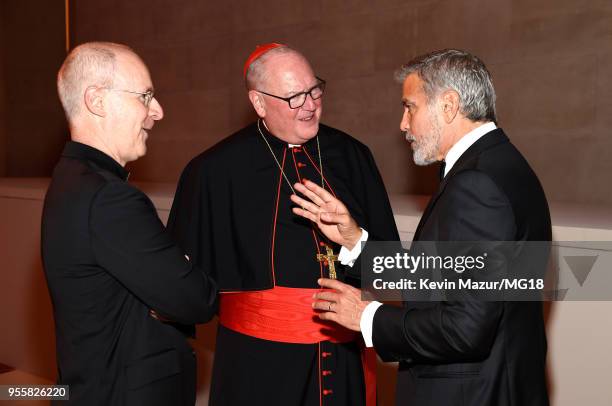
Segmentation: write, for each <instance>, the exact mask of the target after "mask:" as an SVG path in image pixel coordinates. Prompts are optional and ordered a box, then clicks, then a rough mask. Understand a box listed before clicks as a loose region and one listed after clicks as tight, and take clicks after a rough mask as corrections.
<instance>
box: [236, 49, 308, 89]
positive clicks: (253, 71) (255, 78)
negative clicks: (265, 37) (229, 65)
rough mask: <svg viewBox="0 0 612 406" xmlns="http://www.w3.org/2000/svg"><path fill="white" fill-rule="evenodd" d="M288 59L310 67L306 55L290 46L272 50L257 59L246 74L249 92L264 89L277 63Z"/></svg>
mask: <svg viewBox="0 0 612 406" xmlns="http://www.w3.org/2000/svg"><path fill="white" fill-rule="evenodd" d="M279 57H280V58H279ZM286 57H289V58H290V59H294V60H295V59H297V60H299V62H300V63H303V64H305V65H308V67H310V64H309V63H308V60H307V59H306V58H305V57H304V55H302V54H301V53H299V52H298V51H296V50H295V49H293V48H291V47H289V46H286V45H284V46H281V47H278V48H274V49H271V50H270V51H268V52H266V53H265V54H263V55H262V56H260V57H259V58H257V59H256V60H255V61H254V62H253V63H251V65H250V66H249V69H248V70H247V73H246V87H247V90H255V89H262V88H264V87H265V86H266V81H267V80H268V79H269V76H270V70H271V69H273V68H275V67H276V66H275V65H276V61H280V60H284V59H286Z"/></svg>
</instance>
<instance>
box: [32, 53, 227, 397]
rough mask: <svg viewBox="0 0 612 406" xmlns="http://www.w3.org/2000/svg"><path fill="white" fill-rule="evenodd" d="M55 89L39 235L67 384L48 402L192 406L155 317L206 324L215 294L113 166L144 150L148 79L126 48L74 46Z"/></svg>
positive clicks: (191, 390) (183, 372) (192, 372)
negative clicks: (59, 149)
mask: <svg viewBox="0 0 612 406" xmlns="http://www.w3.org/2000/svg"><path fill="white" fill-rule="evenodd" d="M111 85H112V86H111ZM58 90H59V95H60V99H61V101H62V105H63V107H64V110H65V112H66V116H67V118H68V122H69V125H70V135H71V139H72V140H71V141H69V142H68V143H67V144H66V147H65V148H64V151H63V153H62V156H61V157H60V159H59V162H58V164H57V166H56V167H55V170H54V171H53V178H52V180H51V184H50V186H49V190H48V192H47V195H46V197H45V204H44V210H43V216H42V232H41V234H42V254H43V263H44V268H45V275H46V277H47V284H48V286H49V291H50V293H51V299H52V301H53V314H54V316H55V330H56V338H57V340H56V341H57V344H56V345H57V364H58V377H57V383H58V384H60V385H67V386H68V387H69V398H70V399H69V400H58V401H57V404H58V405H63V406H68V405H70V406H73V405H74V406H81V405H82V406H109V405H113V406H135V405H151V406H155V405H158V406H167V405H174V406H193V405H194V404H195V398H196V359H195V355H194V353H193V350H192V349H191V347H190V346H189V344H188V343H187V341H186V340H185V337H184V336H183V334H182V333H180V332H179V331H177V330H176V329H175V328H174V327H173V326H172V325H169V324H167V323H164V322H162V321H161V319H162V318H167V319H171V320H174V321H176V322H180V323H186V324H187V323H200V322H206V321H208V320H210V319H211V318H212V317H213V315H214V309H215V299H216V297H217V290H216V287H215V283H214V282H213V281H212V280H211V279H210V277H209V276H206V275H205V274H204V273H203V272H202V271H201V270H199V269H198V268H197V267H195V266H194V265H193V263H191V262H190V261H189V260H188V258H186V257H185V256H184V253H183V252H181V250H180V249H179V248H178V247H177V246H176V245H175V244H174V242H173V241H172V239H171V238H170V236H169V235H168V234H167V232H166V230H165V229H164V225H163V224H162V222H161V221H160V220H159V217H158V216H157V213H156V211H155V207H154V206H153V203H152V202H151V201H150V200H149V199H148V198H147V196H146V195H145V194H144V193H142V192H141V191H140V190H138V189H136V188H135V187H134V186H132V185H131V184H130V183H128V182H127V178H128V175H129V173H128V171H127V170H126V169H125V167H124V166H125V165H126V163H127V162H130V161H134V160H136V159H138V158H140V157H141V156H143V155H144V154H145V153H146V149H147V147H146V140H147V138H148V134H149V132H150V130H151V129H152V128H153V125H154V123H155V121H157V120H161V119H162V117H163V110H162V107H161V105H160V104H159V103H158V101H157V100H156V99H155V97H154V96H153V83H152V81H151V78H150V76H149V71H148V70H147V68H146V66H145V65H144V63H143V62H142V60H141V59H140V58H139V57H138V55H136V54H135V53H134V52H133V51H132V50H131V49H130V48H128V47H127V46H124V45H120V44H113V43H106V42H93V43H85V44H82V45H80V46H78V47H76V48H75V49H73V50H72V51H71V52H70V54H69V55H68V57H67V58H66V60H65V61H64V64H63V65H62V67H61V69H60V72H59V74H58ZM151 310H153V311H154V313H151ZM53 404H56V402H53Z"/></svg>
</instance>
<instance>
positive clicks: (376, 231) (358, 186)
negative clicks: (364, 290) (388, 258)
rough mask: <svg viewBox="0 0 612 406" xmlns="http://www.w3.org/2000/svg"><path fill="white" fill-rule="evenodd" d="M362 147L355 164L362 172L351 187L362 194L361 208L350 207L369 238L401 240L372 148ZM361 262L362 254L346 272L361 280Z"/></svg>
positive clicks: (353, 180) (359, 172) (354, 178)
mask: <svg viewBox="0 0 612 406" xmlns="http://www.w3.org/2000/svg"><path fill="white" fill-rule="evenodd" d="M360 147H361V148H358V150H357V151H356V154H355V156H356V157H357V160H358V164H357V165H355V168H354V171H355V172H357V173H358V174H359V176H356V174H354V175H355V176H352V186H351V187H352V190H353V191H354V193H355V194H357V195H359V196H360V199H361V208H360V209H358V210H356V211H355V210H354V209H353V208H352V207H349V211H351V215H352V216H353V217H354V218H355V220H356V221H357V223H358V224H359V226H360V227H362V228H364V229H365V230H366V231H367V232H368V241H399V234H398V232H397V227H396V225H395V219H394V217H393V210H392V209H391V204H390V203H389V197H388V195H387V191H386V189H385V184H384V183H383V180H382V177H381V176H380V172H379V171H378V168H377V167H376V162H375V161H374V157H373V156H372V153H371V152H370V150H369V148H367V147H366V146H364V145H360ZM345 203H346V202H345ZM366 246H367V244H366ZM361 266H362V264H361V256H360V257H358V258H357V260H356V261H355V263H354V265H353V266H352V267H348V266H347V267H345V268H346V269H345V272H346V274H347V275H348V276H349V277H351V278H355V279H359V280H360V279H361Z"/></svg>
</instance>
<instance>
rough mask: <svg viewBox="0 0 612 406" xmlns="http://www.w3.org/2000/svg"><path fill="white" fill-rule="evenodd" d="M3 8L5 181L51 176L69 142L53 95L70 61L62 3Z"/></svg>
mask: <svg viewBox="0 0 612 406" xmlns="http://www.w3.org/2000/svg"><path fill="white" fill-rule="evenodd" d="M1 3H2V7H1V8H0V27H1V28H0V32H1V34H0V35H1V36H2V37H3V39H2V46H1V47H0V64H1V65H2V68H0V71H4V78H3V79H2V81H1V82H0V89H3V93H4V105H2V104H1V102H0V117H1V118H2V125H3V127H4V128H3V129H0V152H1V149H2V147H1V145H4V146H5V147H6V151H7V152H6V159H5V167H6V175H8V176H45V175H49V174H50V173H51V169H52V168H53V166H54V165H55V162H56V161H57V158H58V155H59V153H60V151H61V148H62V146H63V144H64V141H65V140H66V138H67V130H66V124H65V120H64V115H63V113H62V110H61V106H60V104H59V101H58V99H57V96H56V90H55V74H56V72H57V69H58V68H59V66H60V65H61V63H62V60H63V59H64V57H65V55H66V52H65V41H64V37H65V29H64V27H65V26H64V20H65V19H64V1H63V0H46V1H22V0H2V1H1ZM0 97H1V96H0Z"/></svg>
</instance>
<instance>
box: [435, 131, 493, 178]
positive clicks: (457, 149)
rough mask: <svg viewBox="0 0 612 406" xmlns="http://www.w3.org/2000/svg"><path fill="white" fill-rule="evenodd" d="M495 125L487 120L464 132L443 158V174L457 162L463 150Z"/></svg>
mask: <svg viewBox="0 0 612 406" xmlns="http://www.w3.org/2000/svg"><path fill="white" fill-rule="evenodd" d="M496 128H497V126H496V125H495V123H493V122H489V123H486V124H483V125H481V126H480V127H476V128H474V129H473V130H472V131H470V132H469V133H467V134H465V135H464V136H463V137H462V138H461V139H460V140H459V141H457V142H456V143H455V145H453V146H452V147H451V149H449V150H448V152H447V153H446V157H445V158H444V162H446V167H445V168H444V176H446V174H447V173H448V172H450V170H451V169H452V167H453V165H455V163H456V162H457V160H458V159H459V157H461V155H463V153H464V152H465V151H467V150H468V148H469V147H471V146H472V145H473V144H474V143H475V142H476V141H478V140H479V139H480V138H482V136H483V135H485V134H486V133H488V132H491V131H493V130H495V129H496Z"/></svg>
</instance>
